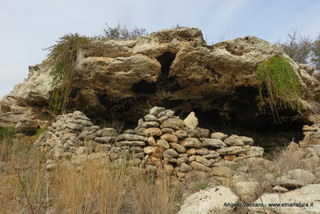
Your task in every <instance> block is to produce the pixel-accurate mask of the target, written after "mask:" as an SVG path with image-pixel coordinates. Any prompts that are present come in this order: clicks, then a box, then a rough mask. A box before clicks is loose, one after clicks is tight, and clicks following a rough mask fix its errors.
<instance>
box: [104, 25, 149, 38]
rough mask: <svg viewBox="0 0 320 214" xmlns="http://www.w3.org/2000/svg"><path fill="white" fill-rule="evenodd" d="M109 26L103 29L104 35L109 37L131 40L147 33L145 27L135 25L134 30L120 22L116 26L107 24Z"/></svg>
mask: <svg viewBox="0 0 320 214" xmlns="http://www.w3.org/2000/svg"><path fill="white" fill-rule="evenodd" d="M106 26H107V28H106V29H103V31H104V34H105V35H104V37H103V38H107V39H123V40H129V39H135V38H137V37H139V36H143V35H146V34H147V33H146V29H144V28H137V27H135V28H134V29H133V30H132V31H129V30H128V29H127V27H126V26H125V25H124V26H121V25H120V24H118V25H117V26H116V27H109V26H108V25H107V24H106Z"/></svg>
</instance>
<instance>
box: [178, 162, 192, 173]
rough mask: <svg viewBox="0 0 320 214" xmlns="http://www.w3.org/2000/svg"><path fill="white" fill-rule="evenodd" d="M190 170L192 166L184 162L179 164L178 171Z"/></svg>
mask: <svg viewBox="0 0 320 214" xmlns="http://www.w3.org/2000/svg"><path fill="white" fill-rule="evenodd" d="M191 170H192V167H191V166H189V165H188V164H186V163H182V164H181V165H180V168H179V171H180V172H189V171H191Z"/></svg>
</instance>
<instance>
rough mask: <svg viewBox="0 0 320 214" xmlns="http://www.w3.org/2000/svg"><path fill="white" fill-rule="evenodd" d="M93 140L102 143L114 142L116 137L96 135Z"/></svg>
mask: <svg viewBox="0 0 320 214" xmlns="http://www.w3.org/2000/svg"><path fill="white" fill-rule="evenodd" d="M94 140H95V141H96V142H98V143H102V144H112V143H114V142H115V140H116V137H96V138H95V139H94Z"/></svg>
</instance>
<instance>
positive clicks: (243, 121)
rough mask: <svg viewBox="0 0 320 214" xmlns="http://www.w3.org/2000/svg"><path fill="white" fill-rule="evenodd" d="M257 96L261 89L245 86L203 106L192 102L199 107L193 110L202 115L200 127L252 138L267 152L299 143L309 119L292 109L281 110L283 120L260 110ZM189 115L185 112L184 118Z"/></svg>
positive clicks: (197, 114) (199, 115)
mask: <svg viewBox="0 0 320 214" xmlns="http://www.w3.org/2000/svg"><path fill="white" fill-rule="evenodd" d="M257 95H258V91H257V89H255V88H251V87H241V88H237V90H236V93H235V94H233V95H231V96H225V97H221V98H219V99H215V100H214V101H212V102H211V103H210V104H209V105H208V104H206V105H203V107H201V106H199V105H198V106H195V105H192V104H191V105H190V106H195V107H194V108H193V109H192V110H191V111H194V112H195V114H196V116H197V118H198V121H199V125H198V127H201V128H206V129H209V130H210V131H217V132H223V133H226V134H228V135H231V134H237V135H242V136H248V137H252V138H253V139H254V140H255V144H256V145H258V146H262V147H264V148H265V149H266V151H268V150H269V149H272V148H274V147H278V146H280V147H282V146H286V145H287V144H288V143H290V142H291V141H292V140H294V141H295V142H298V141H300V140H302V139H303V137H304V135H303V132H302V127H303V125H305V124H306V123H307V122H306V121H304V120H303V119H300V120H299V119H297V118H298V117H297V116H298V113H296V112H293V111H292V110H289V109H282V110H279V115H280V118H281V123H279V122H278V121H276V120H275V118H274V116H273V114H272V113H271V112H261V111H259V110H258V108H257V100H256V97H257ZM199 102H200V101H199ZM204 109H206V110H204ZM187 114H188V113H183V114H182V115H181V118H185V117H186V116H187Z"/></svg>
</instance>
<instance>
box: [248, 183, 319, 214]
mask: <svg viewBox="0 0 320 214" xmlns="http://www.w3.org/2000/svg"><path fill="white" fill-rule="evenodd" d="M261 201H263V204H264V205H265V207H261V206H259V207H250V208H249V214H259V213H261V214H265V213H268V214H273V213H281V214H318V213H320V184H311V185H307V186H304V187H302V188H300V189H296V190H294V191H290V192H286V193H280V194H279V193H265V194H263V195H262V196H261V198H259V199H258V200H256V201H255V202H254V203H261ZM265 211H266V212H265Z"/></svg>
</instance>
